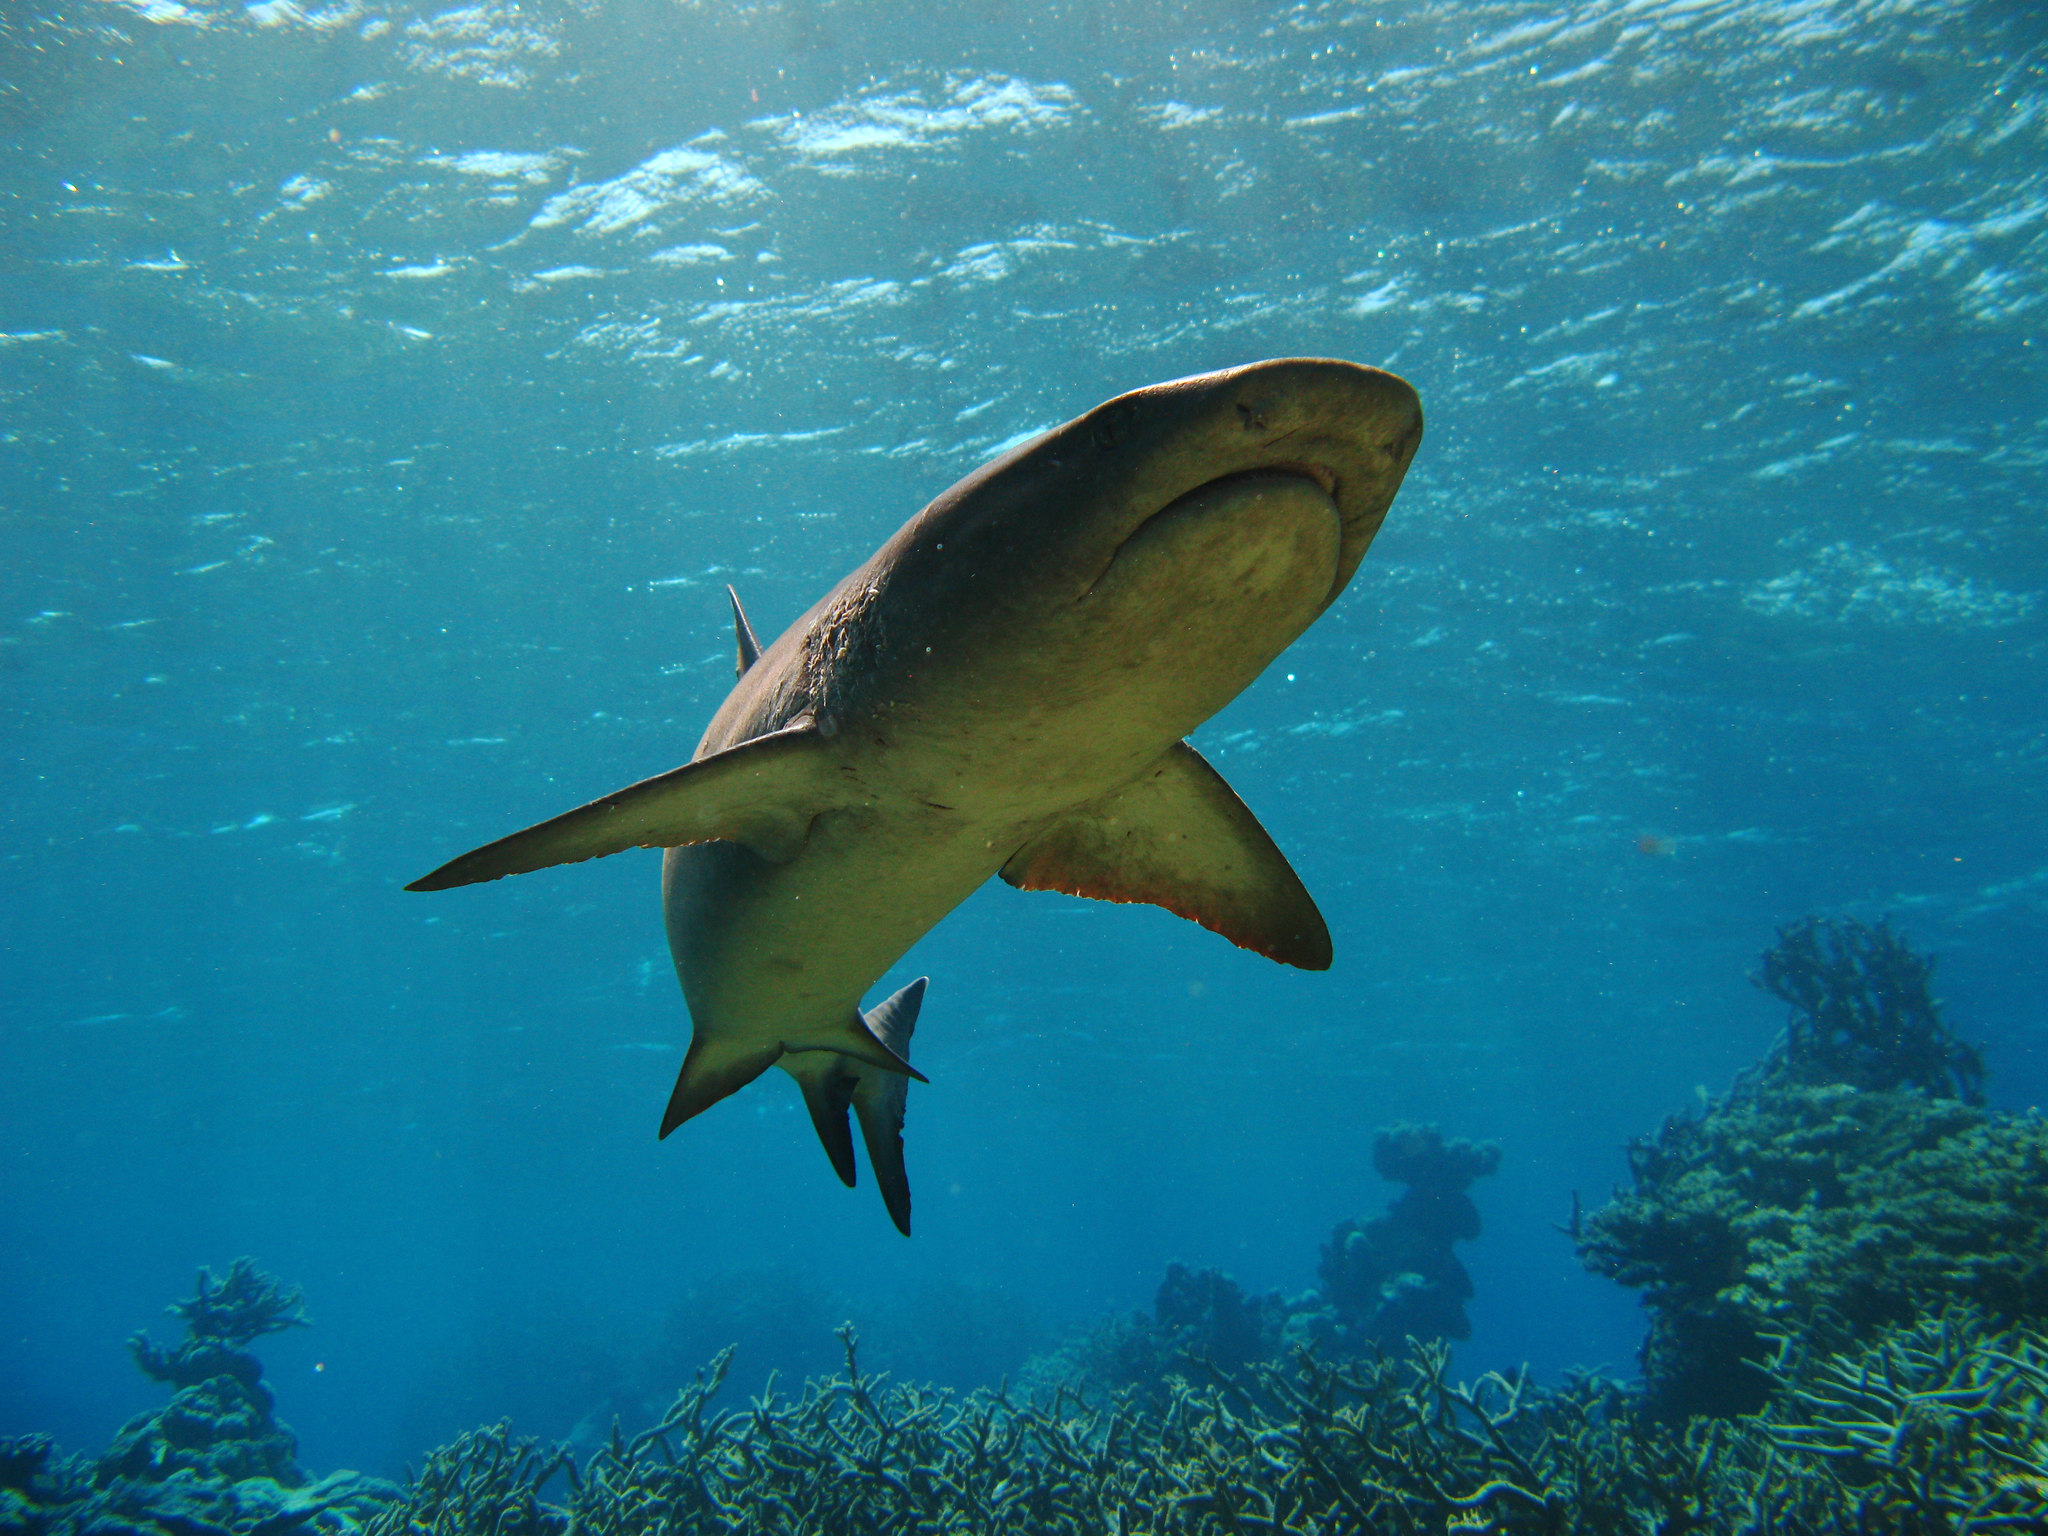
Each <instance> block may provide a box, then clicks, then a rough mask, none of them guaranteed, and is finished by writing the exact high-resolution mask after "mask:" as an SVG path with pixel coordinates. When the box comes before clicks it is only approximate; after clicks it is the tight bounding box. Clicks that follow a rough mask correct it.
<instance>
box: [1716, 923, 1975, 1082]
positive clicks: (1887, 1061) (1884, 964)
mask: <svg viewBox="0 0 2048 1536" xmlns="http://www.w3.org/2000/svg"><path fill="white" fill-rule="evenodd" d="M1933 978H1934V960H1933V959H1932V957H1929V956H1922V955H1919V954H1916V953H1915V952H1914V950H1913V948H1912V947H1911V946H1910V945H1909V944H1907V943H1906V941H1905V939H1903V938H1902V937H1900V936H1899V935H1897V934H1895V933H1893V932H1892V931H1891V928H1890V926H1889V925H1888V924H1886V923H1883V922H1880V923H1879V924H1878V925H1877V926H1876V927H1874V928H1873V927H1871V926H1869V925H1868V924H1866V923H1859V922H1857V921H1855V920H1854V919H1844V920H1840V921H1830V920H1829V919H1827V918H1821V917H1805V918H1801V919H1800V920H1799V921H1798V922H1796V923H1793V924H1791V925H1790V926H1789V927H1785V928H1781V929H1779V930H1778V942H1777V944H1776V945H1775V946H1773V947H1772V948H1771V949H1769V950H1766V951H1765V952H1764V956H1763V959H1762V960H1761V961H1760V962H1759V963H1758V966H1757V970H1756V973H1755V974H1754V975H1752V976H1751V977H1750V981H1751V983H1752V984H1753V985H1755V986H1757V987H1759V988H1761V989H1762V990H1763V991H1766V992H1768V993H1770V994H1771V996H1773V997H1775V998H1777V999H1778V1000H1779V1001H1780V1002H1783V1003H1784V1004H1786V1006H1787V1007H1788V1008H1789V1009H1790V1010H1791V1014H1790V1017H1789V1019H1788V1020H1787V1022H1786V1027H1785V1038H1784V1040H1783V1041H1782V1042H1781V1043H1780V1044H1779V1046H1778V1047H1777V1048H1776V1050H1774V1051H1773V1053H1772V1055H1771V1057H1769V1058H1767V1059H1766V1063H1765V1067H1766V1071H1767V1072H1773V1071H1775V1072H1782V1073H1787V1074H1789V1075H1791V1076H1793V1077H1796V1078H1798V1079H1799V1080H1801V1081H1804V1082H1810V1083H1847V1084H1848V1085H1850V1086H1851V1087H1855V1088H1869V1089H1875V1090H1883V1089H1888V1088H1918V1089H1920V1090H1921V1091H1922V1092H1924V1093H1928V1094H1932V1095H1934V1096H1936V1097H1938V1098H1957V1099H1962V1100H1964V1101H1965V1102H1967V1103H1971V1104H1978V1103H1982V1102H1983V1092H1982V1090H1983V1085H1984V1059H1983V1057H1982V1056H1981V1055H1980V1054H1979V1053H1978V1051H1977V1049H1976V1047H1975V1046H1971V1045H1966V1044H1964V1043H1963V1042H1962V1041H1961V1040H1959V1039H1957V1038H1956V1037H1955V1035H1953V1034H1951V1033H1950V1032H1949V1028H1948V1026H1947V1025H1946V1024H1944V1023H1943V1022H1942V1018H1941V1007H1940V1005H1939V1004H1938V1003H1936V1002H1935V1000H1934V997H1933V994H1932V993H1930V992H1929V991H1928V987H1929V984H1930V983H1931V982H1932V981H1933Z"/></svg>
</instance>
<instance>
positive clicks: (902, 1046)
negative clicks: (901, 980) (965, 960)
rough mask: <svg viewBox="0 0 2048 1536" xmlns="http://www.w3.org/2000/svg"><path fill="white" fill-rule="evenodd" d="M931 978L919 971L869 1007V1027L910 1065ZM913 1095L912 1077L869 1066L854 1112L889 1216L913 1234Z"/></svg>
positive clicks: (907, 1233)
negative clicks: (907, 1114) (908, 1113)
mask: <svg viewBox="0 0 2048 1536" xmlns="http://www.w3.org/2000/svg"><path fill="white" fill-rule="evenodd" d="M929 980H930V978H929V977H925V976H920V977H918V978H917V980H915V981H913V982H912V983H911V984H910V985H909V986H907V987H905V988H904V989H903V990H902V991H900V992H898V993H896V994H895V995H894V996H893V997H890V998H887V999H885V1000H884V1001H883V1002H881V1003H878V1004H877V1005H876V1006H874V1007H873V1008H870V1009H869V1010H868V1012H867V1018H866V1023H867V1026H868V1028H869V1030H870V1031H872V1032H873V1034H874V1036H875V1038H876V1039H878V1040H880V1041H881V1042H882V1043H883V1044H884V1045H886V1046H888V1047H889V1049H890V1050H892V1051H894V1052H895V1053H896V1054H897V1055H898V1056H900V1057H901V1058H903V1061H904V1062H905V1064H906V1065H907V1064H908V1063H909V1061H910V1035H911V1031H912V1030H914V1029H916V1028H917V1010H918V1009H919V1008H920V1007H921V1006H923V1004H924V989H925V984H926V983H927V981H929ZM909 1095H910V1079H909V1078H907V1077H904V1076H903V1075H901V1074H900V1073H896V1072H863V1073H861V1075H860V1079H859V1081H858V1082H856V1083H855V1084H854V1089H853V1113H854V1115H855V1117H856V1118H857V1119H859V1121H860V1134H861V1139H862V1140H863V1141H865V1142H866V1143H867V1144H868V1166H869V1167H871V1168H873V1169H874V1170H875V1184H876V1187H877V1188H879V1189H880V1190H881V1191H882V1203H883V1204H884V1205H886V1206H888V1208H889V1219H890V1220H891V1221H893V1222H895V1223H896V1230H897V1231H898V1232H901V1233H902V1234H903V1235H904V1236H905V1237H908V1236H910V1175H909V1174H908V1173H906V1172H904V1169H903V1106H904V1101H905V1100H906V1099H907V1098H908V1097H909Z"/></svg>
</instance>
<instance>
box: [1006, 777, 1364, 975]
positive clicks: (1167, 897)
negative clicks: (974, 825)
mask: <svg viewBox="0 0 2048 1536" xmlns="http://www.w3.org/2000/svg"><path fill="white" fill-rule="evenodd" d="M1002 873H1003V878H1004V879H1005V880H1007V881H1009V883H1010V884H1012V885H1014V886H1016V887H1017V888H1018V889H1019V890H1025V891H1065V892H1067V893H1068V894H1069V895H1072V896H1092V897H1094V898H1095V899H1096V900H1098V901H1143V902H1150V903H1151V904H1152V905H1154V906H1158V907H1164V908H1166V910H1167V911H1169V912H1174V913H1177V914H1179V915H1180V916H1182V917H1185V918H1188V919H1191V920H1192V921H1194V922H1197V923H1200V924H1201V925H1202V926H1203V927H1204V928H1208V929H1211V930H1212V931H1214V932H1216V933H1220V934H1222V935H1223V937H1225V938H1226V939H1228V940H1230V941H1231V943H1233V944H1238V945H1242V946H1243V947H1244V948H1246V949H1251V950H1257V951H1258V952H1259V953H1260V954H1262V955H1266V956H1268V957H1269V958H1271V959H1274V960H1278V961H1280V962H1282V963H1283V964H1286V965H1298V966H1300V967H1301V968H1302V969H1303V970H1305V971H1322V970H1328V969H1329V966H1330V954H1331V950H1330V930H1329V928H1328V926H1327V925H1325V924H1324V922H1323V916H1322V914H1321V913H1320V912H1318V911H1317V910H1316V904H1315V900H1314V898H1312V897H1311V896H1310V895H1309V893H1308V891H1307V889H1306V888H1305V887H1304V886H1303V885H1302V883H1301V877H1300V876H1299V875H1297V874H1295V872H1294V870H1293V868H1292V867H1291V866H1290V865H1289V864H1288V862H1287V858H1286V856H1285V855H1284V854H1282V853H1281V852H1280V850H1279V848H1278V847H1276V846H1275V845H1274V842H1273V839H1272V838H1271V837H1269V836H1268V835H1267V833H1266V829H1265V828H1264V827H1262V826H1260V825H1259V821H1258V818H1257V817H1256V816H1254V815H1252V813H1251V811H1250V810H1249V809H1248V808H1247V807H1246V806H1245V803H1244V802H1243V801H1242V800H1240V799H1238V798H1237V796H1236V794H1235V793H1234V792H1233V791H1232V790H1231V788H1230V786H1229V785H1228V784H1226V783H1224V782H1223V776H1222V775H1221V774H1219V773H1217V771H1216V770H1215V769H1214V768H1211V767H1210V766H1209V765H1208V763H1206V762H1204V761H1203V760H1202V755H1201V754H1200V753H1199V752H1197V751H1196V750H1195V749H1194V748H1193V747H1191V746H1189V745H1188V744H1187V743H1186V742H1184V741H1182V742H1176V743H1174V745H1173V746H1172V747H1171V748H1170V749H1168V751H1167V753H1166V755H1165V756H1164V757H1162V758H1160V759H1159V761H1158V762H1156V763H1154V764H1153V765H1152V766H1151V767H1150V768H1147V769H1146V770H1145V771H1144V773H1142V774H1140V775H1139V776H1138V778H1137V779H1136V780H1135V781H1134V782H1132V783H1130V784H1127V785H1125V786H1124V787H1123V788H1122V789H1119V790H1116V791H1114V792H1112V793H1110V794H1108V795H1105V796H1103V797H1102V798H1101V799H1100V800H1096V801H1092V802H1090V803H1089V804H1088V805H1085V806H1083V807H1082V808H1081V809H1079V810H1077V811H1075V812H1073V813H1071V814H1069V815H1067V816H1065V817H1063V818H1061V819H1060V820H1059V821H1056V822H1054V823H1052V824H1051V825H1050V826H1048V827H1046V828H1045V829H1044V830H1042V831H1041V832H1039V833H1038V834H1037V835H1036V836H1035V837H1033V838H1032V839H1031V841H1029V842H1028V843H1026V844H1025V845H1024V846H1023V847H1022V848H1020V849H1018V850H1017V852H1016V853H1015V854H1014V855H1013V856H1012V857H1011V859H1010V861H1009V862H1008V863H1006V864H1005V865H1003V871H1002Z"/></svg>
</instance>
